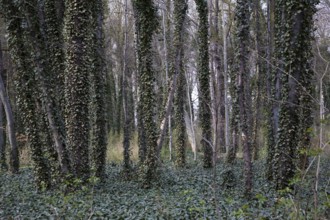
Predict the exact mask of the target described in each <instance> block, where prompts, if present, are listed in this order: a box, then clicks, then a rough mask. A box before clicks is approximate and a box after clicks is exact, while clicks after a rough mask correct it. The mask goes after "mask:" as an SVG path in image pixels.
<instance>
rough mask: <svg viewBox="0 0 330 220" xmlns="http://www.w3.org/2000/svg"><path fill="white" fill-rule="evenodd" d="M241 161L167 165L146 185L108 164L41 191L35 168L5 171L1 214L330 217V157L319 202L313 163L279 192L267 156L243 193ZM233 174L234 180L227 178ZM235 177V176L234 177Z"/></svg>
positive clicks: (0, 189) (0, 181)
mask: <svg viewBox="0 0 330 220" xmlns="http://www.w3.org/2000/svg"><path fill="white" fill-rule="evenodd" d="M241 167H242V161H238V162H237V163H236V165H235V166H234V167H233V168H228V167H227V168H226V167H225V165H223V164H222V163H219V164H218V165H217V167H216V170H213V169H209V170H205V169H203V168H202V166H201V164H197V163H190V164H189V165H188V167H187V168H185V169H175V168H174V166H172V165H171V164H166V165H162V167H161V168H160V170H159V171H160V173H161V175H160V178H159V179H158V181H157V182H156V183H155V185H154V187H153V188H151V189H143V188H142V187H141V185H140V183H139V182H138V180H137V178H134V176H133V179H132V180H130V181H127V180H125V179H123V178H122V175H121V166H120V165H115V164H109V165H108V167H107V174H108V178H107V181H106V182H105V183H98V182H97V180H96V179H95V178H91V180H90V183H89V185H88V186H86V187H83V188H82V189H81V190H77V191H75V192H73V193H70V192H69V193H68V192H65V190H63V186H62V187H59V188H60V189H54V190H51V191H46V192H37V191H36V189H35V187H34V185H33V174H32V170H31V168H23V169H22V171H21V173H20V174H19V175H10V174H5V173H2V174H0V219H134V220H135V219H220V218H221V219H314V218H315V217H317V218H318V219H330V196H329V195H330V188H329V181H330V179H329V178H330V170H329V167H330V160H329V159H328V160H322V163H321V174H322V175H321V176H320V186H319V198H318V205H317V206H316V207H315V204H314V193H313V184H314V178H313V174H314V173H313V170H314V169H313V168H312V169H311V171H310V175H307V176H306V177H305V178H304V179H303V180H302V178H300V177H299V178H298V177H297V178H295V179H294V180H293V182H294V183H295V186H296V187H294V189H293V190H289V189H288V190H284V191H282V192H276V191H275V190H274V188H273V186H272V184H270V183H269V182H268V181H266V180H265V179H264V177H263V176H264V175H263V170H264V167H265V164H264V162H263V161H260V162H256V163H254V174H255V176H254V177H255V181H254V191H253V195H252V197H251V199H249V200H247V199H245V198H244V196H243V190H244V189H243V179H244V178H243V174H242V171H241V170H242V169H241ZM230 173H233V174H234V176H235V177H234V179H230V178H227V177H228V174H230ZM231 180H232V181H231Z"/></svg>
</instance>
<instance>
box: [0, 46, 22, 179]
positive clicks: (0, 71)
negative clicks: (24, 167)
mask: <svg viewBox="0 0 330 220" xmlns="http://www.w3.org/2000/svg"><path fill="white" fill-rule="evenodd" d="M3 75H4V67H3V55H2V49H1V41H0V99H1V102H2V104H3V107H4V109H5V113H6V119H7V129H8V139H9V143H10V146H11V150H10V171H11V172H12V173H18V171H19V152H18V147H17V143H16V134H15V124H14V116H13V112H12V110H11V106H10V102H9V98H8V96H7V93H6V89H5V85H4V83H3V80H2V76H3ZM0 108H2V107H1V106H0ZM0 117H2V116H1V115H0ZM2 141H3V138H2ZM3 144H4V143H3Z"/></svg>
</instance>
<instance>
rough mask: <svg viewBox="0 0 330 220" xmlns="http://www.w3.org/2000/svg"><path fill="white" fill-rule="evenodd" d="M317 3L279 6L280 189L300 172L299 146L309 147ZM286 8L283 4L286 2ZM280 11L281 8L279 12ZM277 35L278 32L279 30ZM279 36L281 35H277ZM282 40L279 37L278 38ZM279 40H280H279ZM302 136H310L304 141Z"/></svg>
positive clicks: (277, 163)
mask: <svg viewBox="0 0 330 220" xmlns="http://www.w3.org/2000/svg"><path fill="white" fill-rule="evenodd" d="M316 3H317V2H316V1H305V2H301V1H297V0H291V1H286V2H285V4H286V6H285V7H283V8H282V2H279V4H277V5H276V7H278V8H277V10H280V14H279V16H280V17H276V18H277V19H279V18H281V19H283V17H284V18H285V21H286V22H285V23H282V24H281V27H282V30H283V32H282V33H283V35H281V38H280V39H281V41H282V42H281V43H282V45H283V46H282V47H280V48H277V49H278V50H280V51H278V52H279V53H280V55H281V58H282V60H283V62H284V63H283V65H282V66H283V73H282V76H281V80H282V83H283V89H282V90H283V94H282V98H283V100H284V104H282V105H281V107H280V114H279V129H278V140H277V143H276V149H275V156H274V177H275V183H276V188H277V189H283V188H285V187H287V186H289V182H290V179H291V178H293V177H294V175H295V174H296V171H297V166H298V163H297V159H298V158H299V147H298V146H299V143H300V141H302V142H303V145H304V147H309V144H310V134H309V133H308V132H309V129H308V127H309V126H310V124H308V123H310V122H311V119H312V118H311V110H310V109H311V98H310V96H311V95H312V94H313V93H312V76H313V74H312V72H311V65H310V59H311V40H312V35H311V34H312V30H313V15H314V13H315V11H316V9H315V5H316ZM283 4H284V2H283ZM279 7H281V8H279ZM277 31H278V29H277ZM276 34H277V36H278V34H279V33H278V32H276ZM278 37H279V36H278ZM277 40H279V38H278V39H277ZM301 135H307V137H305V138H306V139H302V136H301Z"/></svg>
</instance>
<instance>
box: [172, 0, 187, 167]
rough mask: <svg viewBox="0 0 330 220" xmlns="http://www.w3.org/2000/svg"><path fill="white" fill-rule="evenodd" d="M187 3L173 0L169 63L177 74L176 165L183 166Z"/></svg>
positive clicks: (184, 155) (182, 0) (184, 161)
mask: <svg viewBox="0 0 330 220" xmlns="http://www.w3.org/2000/svg"><path fill="white" fill-rule="evenodd" d="M187 9H188V5H187V2H186V0H175V1H174V19H175V27H174V33H173V52H174V57H173V58H174V59H173V63H172V65H171V67H172V69H171V72H172V75H173V74H177V75H178V82H177V83H178V84H177V90H176V95H175V132H174V133H175V149H176V159H175V161H176V165H177V166H178V167H183V166H184V165H185V164H186V153H185V151H186V149H185V148H186V139H187V138H186V127H185V120H184V106H185V100H186V98H185V97H186V96H185V95H186V86H185V84H186V79H185V73H184V68H183V57H184V51H183V50H184V48H183V43H184V39H183V35H184V22H185V17H186V12H187Z"/></svg>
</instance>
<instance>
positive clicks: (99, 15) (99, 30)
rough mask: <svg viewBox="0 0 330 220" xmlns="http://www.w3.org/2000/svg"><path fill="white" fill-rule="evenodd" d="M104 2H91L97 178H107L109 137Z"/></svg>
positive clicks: (93, 149) (93, 133)
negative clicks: (106, 102)
mask: <svg viewBox="0 0 330 220" xmlns="http://www.w3.org/2000/svg"><path fill="white" fill-rule="evenodd" d="M103 4H104V3H103V0H93V1H91V9H92V18H93V20H92V24H91V25H92V27H95V28H94V35H93V42H92V44H91V45H92V49H91V50H92V51H91V53H92V54H91V56H92V59H93V68H92V70H91V85H92V92H91V97H92V100H91V103H92V107H91V129H92V137H91V144H92V155H93V166H94V169H95V176H96V177H99V178H101V179H104V177H105V165H106V153H107V140H106V138H107V135H106V117H105V96H104V93H105V73H106V64H105V51H104V32H103V11H104V7H103Z"/></svg>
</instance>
